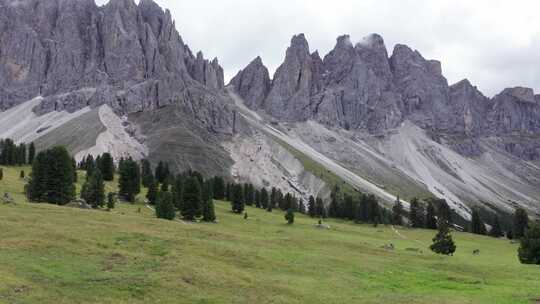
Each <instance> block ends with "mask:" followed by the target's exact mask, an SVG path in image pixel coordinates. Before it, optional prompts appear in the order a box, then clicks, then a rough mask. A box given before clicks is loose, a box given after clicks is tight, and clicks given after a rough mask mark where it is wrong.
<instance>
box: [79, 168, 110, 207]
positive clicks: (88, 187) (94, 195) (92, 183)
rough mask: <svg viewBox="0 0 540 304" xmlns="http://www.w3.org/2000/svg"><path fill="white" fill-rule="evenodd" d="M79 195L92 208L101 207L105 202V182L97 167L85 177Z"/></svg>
mask: <svg viewBox="0 0 540 304" xmlns="http://www.w3.org/2000/svg"><path fill="white" fill-rule="evenodd" d="M81 197H82V198H83V199H84V200H85V201H86V203H88V204H90V205H91V206H92V208H94V209H95V208H99V207H103V205H104V204H105V184H104V182H103V176H102V175H101V171H100V170H99V169H95V170H94V172H93V173H92V175H90V176H89V177H88V178H87V179H86V182H85V183H84V185H83V188H82V191H81Z"/></svg>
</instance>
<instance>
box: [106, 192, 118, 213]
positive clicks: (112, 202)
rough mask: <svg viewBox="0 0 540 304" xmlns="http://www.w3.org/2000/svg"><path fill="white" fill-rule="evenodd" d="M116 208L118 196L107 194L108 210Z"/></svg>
mask: <svg viewBox="0 0 540 304" xmlns="http://www.w3.org/2000/svg"><path fill="white" fill-rule="evenodd" d="M115 206H116V195H115V194H114V193H112V192H109V193H108V194H107V209H108V210H112V209H114V207H115Z"/></svg>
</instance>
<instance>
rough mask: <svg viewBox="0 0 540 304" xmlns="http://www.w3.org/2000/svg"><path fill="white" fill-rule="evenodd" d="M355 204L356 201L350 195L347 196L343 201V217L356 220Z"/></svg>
mask: <svg viewBox="0 0 540 304" xmlns="http://www.w3.org/2000/svg"><path fill="white" fill-rule="evenodd" d="M355 209H356V208H355V203H354V199H353V197H352V196H350V195H345V199H344V200H343V208H342V212H341V213H342V214H341V216H342V217H343V218H345V219H348V220H351V221H352V220H354V218H355V214H354V211H355Z"/></svg>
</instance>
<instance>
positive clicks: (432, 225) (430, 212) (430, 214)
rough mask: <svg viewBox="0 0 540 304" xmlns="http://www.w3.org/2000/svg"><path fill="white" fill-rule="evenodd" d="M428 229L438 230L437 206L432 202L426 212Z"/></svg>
mask: <svg viewBox="0 0 540 304" xmlns="http://www.w3.org/2000/svg"><path fill="white" fill-rule="evenodd" d="M426 228H427V229H437V218H436V217H435V206H433V203H432V202H428V206H427V210H426Z"/></svg>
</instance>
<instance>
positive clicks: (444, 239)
mask: <svg viewBox="0 0 540 304" xmlns="http://www.w3.org/2000/svg"><path fill="white" fill-rule="evenodd" d="M438 229H439V230H438V232H437V235H435V237H434V238H433V244H432V245H431V247H430V249H431V250H432V251H433V252H435V253H438V254H444V255H454V252H455V251H456V245H455V244H454V241H453V240H452V235H451V234H450V229H449V228H448V222H447V221H446V220H445V219H440V220H439V222H438Z"/></svg>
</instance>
